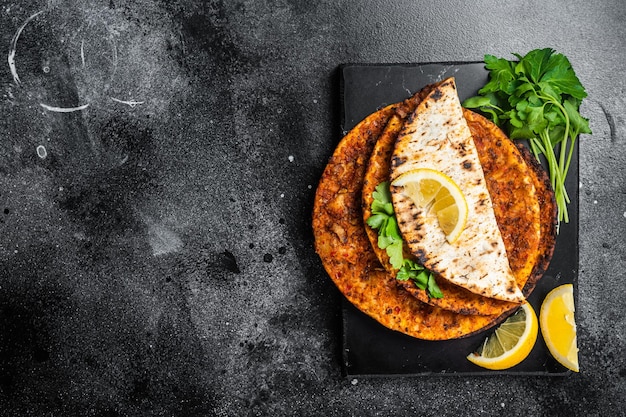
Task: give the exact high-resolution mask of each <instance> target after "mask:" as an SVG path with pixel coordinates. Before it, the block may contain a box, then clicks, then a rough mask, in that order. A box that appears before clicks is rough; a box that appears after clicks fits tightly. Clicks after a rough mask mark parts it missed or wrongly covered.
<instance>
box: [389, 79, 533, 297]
mask: <svg viewBox="0 0 626 417" xmlns="http://www.w3.org/2000/svg"><path fill="white" fill-rule="evenodd" d="M418 169H430V170H434V171H437V172H441V173H442V175H445V176H447V177H449V178H450V181H453V182H454V183H455V184H456V185H457V186H458V187H460V188H459V189H460V191H459V192H460V193H462V196H464V199H465V201H466V202H467V204H466V206H467V209H468V210H469V215H468V216H467V221H466V222H465V223H464V226H463V229H462V232H461V236H460V237H459V238H458V239H456V240H455V241H454V242H451V241H449V240H448V239H447V237H446V233H444V232H443V230H442V228H441V227H440V225H439V221H438V220H437V217H436V216H434V215H431V213H430V212H429V211H430V206H425V207H422V206H420V205H416V204H415V203H414V202H413V200H412V198H411V197H410V196H409V194H407V193H406V192H405V191H406V189H405V188H404V187H402V186H396V184H398V181H399V180H400V179H401V178H402V177H403V175H405V174H407V173H411V172H414V171H415V170H418ZM389 179H390V183H391V187H390V191H391V196H392V201H393V207H394V210H395V214H396V218H397V221H398V227H399V229H400V232H401V234H402V236H403V238H404V240H405V241H406V244H407V246H408V247H409V249H410V250H411V253H412V254H413V255H414V256H415V257H416V258H417V259H418V261H419V263H420V264H421V265H423V266H425V267H426V268H428V269H429V270H430V271H432V272H433V273H435V274H437V276H440V277H441V278H443V279H445V280H447V281H449V282H451V283H453V284H456V285H458V286H460V287H462V288H465V289H467V290H469V291H471V292H474V293H476V294H479V295H482V296H485V297H489V298H496V299H499V300H503V301H510V302H514V303H521V302H523V301H524V300H525V298H524V295H523V294H522V291H521V288H519V287H518V286H517V283H516V279H515V276H514V275H513V271H512V270H511V267H510V265H509V260H508V257H507V253H506V248H505V246H504V241H503V239H502V235H501V233H500V229H499V227H498V223H497V220H496V217H495V214H494V210H493V202H492V198H491V196H490V194H489V191H488V189H487V184H486V180H485V178H484V173H483V169H482V167H481V164H480V160H479V158H478V152H477V151H476V146H475V144H474V141H473V140H472V135H471V132H470V130H469V127H468V125H467V122H466V121H465V118H464V117H463V108H462V107H461V103H460V100H459V97H458V94H457V89H456V84H455V81H454V78H448V79H446V80H445V81H444V82H443V83H441V84H440V85H438V86H437V87H435V88H434V89H433V90H432V91H431V92H430V93H429V94H428V96H427V97H426V98H425V99H424V100H422V101H421V102H420V104H419V105H418V106H417V108H416V109H415V112H413V113H412V114H411V115H410V116H409V118H408V119H407V121H406V122H405V123H404V125H403V127H402V130H401V131H400V133H399V134H398V137H397V139H396V142H395V144H394V151H393V154H392V157H391V169H390V173H389ZM529 186H530V187H532V183H530V184H529ZM536 211H538V207H537V208H536ZM536 229H537V233H538V231H539V227H538V225H537V228H536Z"/></svg>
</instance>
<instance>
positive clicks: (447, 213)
mask: <svg viewBox="0 0 626 417" xmlns="http://www.w3.org/2000/svg"><path fill="white" fill-rule="evenodd" d="M391 185H393V186H396V187H404V190H403V193H404V194H405V195H407V196H408V197H409V198H410V199H411V200H412V201H413V203H414V204H415V205H416V206H418V207H421V208H429V206H430V208H429V210H428V211H427V213H433V214H434V215H435V216H436V217H437V220H438V221H439V226H440V227H441V230H442V231H443V233H444V234H445V235H446V240H447V241H448V242H449V243H454V242H455V241H456V240H457V239H458V238H459V236H461V233H462V232H463V229H464V228H465V224H466V223H467V215H468V208H467V201H466V200H465V196H464V195H463V192H462V191H461V189H460V188H459V186H458V185H457V184H456V183H455V182H454V180H452V178H450V177H448V176H447V175H446V174H444V173H443V172H441V171H437V170H434V169H430V168H418V169H414V170H411V171H408V172H406V173H404V174H402V175H400V176H399V177H398V178H397V179H396V180H395V181H393V183H392V184H391Z"/></svg>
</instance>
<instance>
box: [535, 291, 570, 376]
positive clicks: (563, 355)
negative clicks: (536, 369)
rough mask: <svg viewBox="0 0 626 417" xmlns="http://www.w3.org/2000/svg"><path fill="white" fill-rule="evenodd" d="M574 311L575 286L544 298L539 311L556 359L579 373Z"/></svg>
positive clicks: (546, 340) (545, 338)
mask: <svg viewBox="0 0 626 417" xmlns="http://www.w3.org/2000/svg"><path fill="white" fill-rule="evenodd" d="M574 310H575V308H574V286H573V285H572V284H563V285H560V286H558V287H556V288H554V289H553V290H552V291H550V292H549V293H548V295H546V298H544V300H543V303H542V304H541V310H540V311H539V324H540V326H541V334H542V335H543V339H544V340H545V342H546V345H547V346H548V350H549V351H550V353H551V354H552V356H553V357H554V359H556V360H557V361H558V362H559V363H560V364H561V365H563V366H565V367H566V368H567V369H570V370H572V371H574V372H578V370H579V369H578V346H577V343H576V322H575V320H574Z"/></svg>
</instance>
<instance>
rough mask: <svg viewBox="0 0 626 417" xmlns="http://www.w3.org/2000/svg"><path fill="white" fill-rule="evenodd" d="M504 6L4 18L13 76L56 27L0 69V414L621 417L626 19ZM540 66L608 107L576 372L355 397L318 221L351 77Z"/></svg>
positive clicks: (325, 6) (592, 182) (450, 382)
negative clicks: (345, 77) (351, 71)
mask: <svg viewBox="0 0 626 417" xmlns="http://www.w3.org/2000/svg"><path fill="white" fill-rule="evenodd" d="M389 3H393V4H389ZM497 3H498V5H497V6H495V4H496V2H487V1H474V2H466V1H452V0H448V1H440V2H415V1H398V2H386V1H380V0H372V1H319V2H318V1H299V0H274V1H273V0H268V1H226V0H224V1H206V2H202V1H166V0H162V1H156V0H155V1H148V0H141V1H122V0H100V1H96V0H85V1H61V0H50V1H43V0H42V1H10V0H2V1H0V8H1V11H2V13H1V24H0V34H1V39H0V42H1V45H2V48H0V50H2V51H5V53H10V50H11V40H12V38H13V36H14V35H15V34H16V31H17V30H18V29H19V28H20V26H21V25H22V24H23V23H24V22H25V21H26V19H28V18H29V16H32V15H33V14H34V13H36V12H38V11H43V13H41V14H39V15H37V16H36V17H34V18H32V20H31V21H30V22H29V23H28V24H27V25H26V26H25V27H24V29H23V31H22V33H21V35H20V37H19V40H18V42H17V48H16V50H15V62H16V67H15V68H16V71H17V74H18V76H19V79H20V83H19V84H18V83H16V82H15V81H14V79H13V74H12V73H11V71H10V67H9V65H7V62H8V60H5V61H3V62H5V64H3V65H2V66H1V67H0V68H1V69H0V83H1V88H0V89H1V94H2V98H1V101H0V103H1V104H0V112H1V113H0V114H1V117H0V139H1V140H0V236H1V238H0V270H1V272H0V332H1V334H0V414H1V415H7V416H29V415H32V416H53V415H54V416H126V415H181V416H195V415H207V416H209V415H217V416H240V415H276V416H278V415H289V416H291V415H327V416H352V415H355V416H357V415H358V416H374V415H380V416H386V415H439V416H453V415H478V414H481V413H482V414H485V415H497V414H499V413H505V414H506V415H522V414H523V415H533V416H535V415H536V416H553V415H568V416H573V415H590V416H596V415H597V416H604V415H620V414H621V415H624V414H623V413H624V411H623V405H624V402H625V400H626V360H625V352H624V351H625V347H626V342H625V339H624V338H625V334H626V313H624V308H623V299H624V294H625V293H626V280H624V272H623V271H624V270H626V245H625V243H624V236H625V235H626V195H625V194H626V185H625V183H624V180H625V172H626V168H625V167H624V161H625V157H626V139H625V134H626V118H625V116H624V108H625V105H626V99H625V98H624V97H625V96H624V89H625V87H626V81H625V80H626V51H625V47H626V41H625V40H626V26H625V25H624V22H626V12H625V11H624V10H625V9H624V8H623V4H622V2H621V1H620V0H609V1H603V2H588V1H582V0H568V1H553V2H549V4H546V2H540V1H533V0H521V1H515V2H512V1H507V2H497ZM536 47H553V48H555V49H556V50H557V51H558V52H562V53H564V54H566V55H567V56H568V57H569V58H570V60H571V61H572V63H573V65H574V67H575V69H576V71H577V74H578V76H579V78H580V79H581V81H582V82H583V84H584V85H585V86H586V88H587V91H588V93H589V97H588V99H587V100H586V102H585V104H584V105H583V108H582V113H583V114H584V115H585V116H586V117H589V118H590V119H591V127H592V129H593V132H594V134H593V136H585V137H583V138H581V142H580V143H581V145H580V187H581V193H580V282H579V285H578V289H579V297H578V304H577V317H578V334H579V347H580V358H581V359H580V360H581V368H582V372H581V373H580V374H577V375H572V376H570V377H566V378H548V377H506V376H497V377H495V376H494V377H462V378H456V377H427V378H374V379H367V378H359V379H346V378H343V377H342V375H341V366H340V363H341V358H340V349H341V346H340V341H341V328H340V312H341V310H340V296H339V294H338V292H337V291H336V289H335V288H334V286H333V285H332V283H331V281H330V280H329V279H328V277H327V276H326V274H325V272H324V271H323V269H322V267H321V264H320V262H319V260H318V258H317V256H316V255H315V253H314V250H313V241H312V234H311V231H310V220H309V218H310V212H311V208H312V200H313V195H314V192H315V186H316V183H317V181H318V178H319V176H320V174H321V172H322V169H323V167H324V165H325V163H326V161H327V159H328V157H329V156H330V154H331V152H332V149H333V147H334V145H335V144H336V143H337V141H338V140H339V138H340V136H341V132H340V130H339V119H338V96H337V92H338V85H337V66H338V65H339V64H341V63H346V62H385V63H390V62H438V61H475V60H481V59H482V57H483V55H484V54H485V53H491V54H495V55H498V56H510V55H509V54H510V53H511V52H520V53H525V52H526V51H528V50H529V49H532V48H536ZM81 51H82V53H81ZM133 102H136V103H137V104H133ZM41 103H43V104H46V105H48V106H56V107H74V106H79V105H86V104H88V107H87V108H86V109H84V110H82V111H77V112H71V113H58V112H51V111H48V110H46V109H45V108H44V107H42V105H41ZM39 146H43V147H44V148H45V158H42V157H41V156H43V149H42V148H39V150H40V155H41V156H38V153H37V149H38V147H39Z"/></svg>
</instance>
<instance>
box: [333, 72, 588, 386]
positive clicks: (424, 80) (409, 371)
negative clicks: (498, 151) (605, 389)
mask: <svg viewBox="0 0 626 417" xmlns="http://www.w3.org/2000/svg"><path fill="white" fill-rule="evenodd" d="M339 76H340V83H339V88H340V100H341V103H340V109H341V110H340V111H341V115H340V117H341V119H340V123H341V129H342V132H343V133H344V134H345V133H347V132H348V131H349V130H350V129H351V128H352V127H354V126H355V125H356V124H357V123H358V122H359V121H361V120H362V119H363V118H364V117H365V116H367V115H368V114H370V113H372V112H374V111H375V110H377V109H379V108H381V107H384V106H385V105H387V104H391V103H395V102H398V101H401V100H403V99H405V98H407V97H409V96H411V95H412V94H414V93H416V92H417V91H419V90H420V89H421V88H422V87H423V86H425V85H427V84H430V83H433V82H436V81H439V80H442V79H444V78H447V77H450V76H454V77H455V79H456V84H457V89H458V92H459V97H460V99H461V100H464V99H466V98H468V97H471V96H473V95H475V94H476V93H477V92H478V90H479V89H480V88H481V87H482V86H483V85H484V84H485V83H486V82H487V81H488V72H487V70H486V69H485V68H484V64H483V63H482V62H457V63H454V62H452V63H424V64H345V65H342V66H340V68H339ZM566 186H567V190H568V193H569V196H570V199H571V203H570V205H569V216H570V219H569V223H562V224H561V226H560V231H559V236H558V238H557V244H556V248H555V251H554V256H553V258H552V262H551V263H550V267H549V268H548V270H547V271H546V274H545V275H544V276H543V278H542V279H541V280H540V281H539V283H538V284H537V287H536V288H535V290H534V291H533V293H532V295H531V296H530V297H529V302H530V303H531V305H532V306H533V307H534V309H535V311H536V312H537V314H538V313H539V308H540V306H541V301H542V300H543V298H544V297H545V296H546V294H547V293H548V292H549V291H550V290H551V289H553V288H554V287H556V286H558V285H561V284H565V283H573V284H574V297H575V299H576V296H577V290H576V282H577V279H578V269H579V267H578V258H579V252H578V189H579V187H578V146H576V150H575V152H574V156H573V159H572V164H571V167H570V172H569V175H568V178H567V182H566ZM342 313H343V372H344V374H345V375H346V376H348V377H354V376H393V375H406V376H408V375H415V376H417V375H461V374H462V375H471V374H474V375H475V374H480V375H497V374H518V375H552V376H564V375H569V374H570V371H569V370H567V369H566V368H564V367H563V366H561V365H560V364H559V363H558V362H556V361H555V360H554V359H553V358H552V356H551V355H550V352H549V351H548V349H547V347H546V345H545V342H544V341H543V338H542V336H541V332H539V335H538V337H537V343H536V344H535V346H534V348H533V350H532V352H531V353H530V355H529V356H528V357H527V358H526V359H525V360H524V361H523V362H522V363H520V364H518V365H516V366H515V367H513V368H510V369H507V370H504V371H491V370H485V369H483V368H480V367H478V366H476V365H474V364H472V363H470V362H469V361H468V360H467V359H466V356H467V355H468V354H469V353H470V352H471V351H472V350H473V349H475V348H476V347H477V346H478V345H479V344H480V343H481V342H482V341H483V340H484V338H485V337H486V336H487V335H488V334H489V332H491V331H493V329H491V330H487V331H485V332H482V333H479V334H477V335H474V336H470V337H466V338H462V339H456V340H448V341H425V340H419V339H416V338H413V337H410V336H407V335H404V334H402V333H399V332H396V331H393V330H390V329H388V328H386V327H384V326H382V325H380V324H379V323H378V322H376V321H375V320H373V319H371V318H370V317H369V316H367V315H365V314H364V313H362V312H361V311H359V310H358V309H357V308H356V307H354V306H353V305H352V304H351V303H350V302H349V301H347V300H346V299H345V298H344V299H343V306H342Z"/></svg>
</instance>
